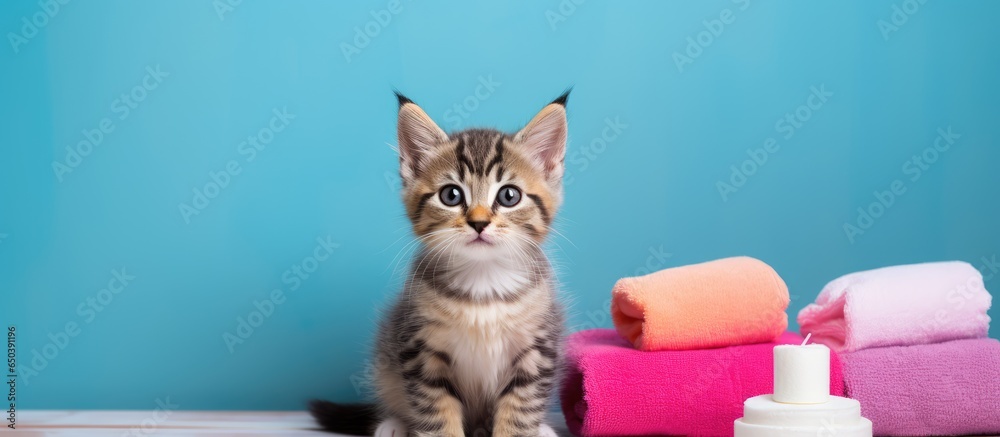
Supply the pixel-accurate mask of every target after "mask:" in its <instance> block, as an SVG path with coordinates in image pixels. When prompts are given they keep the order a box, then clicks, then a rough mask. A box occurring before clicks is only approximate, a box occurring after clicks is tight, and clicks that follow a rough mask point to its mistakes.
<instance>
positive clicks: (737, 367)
mask: <svg viewBox="0 0 1000 437" xmlns="http://www.w3.org/2000/svg"><path fill="white" fill-rule="evenodd" d="M801 342H802V337H799V336H798V335H796V334H793V333H785V334H783V335H781V336H780V337H779V338H778V340H777V343H758V344H752V345H743V346H730V347H726V348H719V349H702V350H687V351H660V352H643V351H639V350H636V349H634V348H633V347H632V345H631V344H629V343H628V342H626V341H625V340H623V339H622V338H621V337H620V336H619V335H618V333H616V332H615V331H614V330H610V329H592V330H587V331H580V332H577V333H575V334H572V335H570V337H569V339H567V344H566V347H567V352H568V353H567V367H568V371H567V372H566V379H565V380H564V383H563V387H562V393H561V397H562V409H563V414H564V415H565V416H566V424H567V425H568V426H569V429H570V431H572V432H573V434H575V435H578V436H584V437H595V436H640V435H691V436H731V435H733V421H734V420H736V419H738V418H740V417H741V416H742V415H743V401H744V400H746V399H747V398H750V397H753V396H757V395H761V394H766V393H771V392H772V389H773V383H774V379H773V376H772V373H773V366H774V364H773V363H774V361H773V352H772V350H773V348H774V345H775V344H789V343H801ZM830 391H831V393H833V394H835V395H842V394H843V392H844V384H843V376H842V374H841V370H840V361H839V360H838V359H837V358H836V354H831V363H830Z"/></svg>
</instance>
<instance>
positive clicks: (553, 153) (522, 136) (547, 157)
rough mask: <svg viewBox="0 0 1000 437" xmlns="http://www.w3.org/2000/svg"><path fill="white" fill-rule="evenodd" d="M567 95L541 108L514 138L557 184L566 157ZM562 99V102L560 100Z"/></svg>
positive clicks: (551, 180) (560, 177)
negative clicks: (565, 104)
mask: <svg viewBox="0 0 1000 437" xmlns="http://www.w3.org/2000/svg"><path fill="white" fill-rule="evenodd" d="M565 98H566V94H564V95H563V96H562V97H560V98H559V99H557V100H556V102H553V103H549V104H548V105H545V107H544V108H542V110H541V111H539V112H538V114H536V115H535V117H534V118H532V119H531V121H530V122H528V125H527V126H525V127H524V129H521V131H520V132H518V133H517V134H516V135H514V140H515V141H516V142H517V143H518V144H520V145H521V147H523V148H524V150H525V151H526V152H527V153H528V155H530V156H531V158H532V159H533V160H534V162H535V163H536V164H538V166H539V168H540V169H542V170H544V171H545V176H546V177H547V178H548V180H549V182H550V183H552V184H553V185H558V184H559V182H560V181H561V180H562V176H563V172H564V162H563V161H564V160H565V158H566V137H567V131H568V128H567V126H566V108H565V107H564V106H563V103H565ZM559 100H562V101H563V103H559Z"/></svg>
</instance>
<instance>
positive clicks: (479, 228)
mask: <svg viewBox="0 0 1000 437" xmlns="http://www.w3.org/2000/svg"><path fill="white" fill-rule="evenodd" d="M489 224H490V222H489V221H488V220H487V221H470V222H469V226H472V229H475V230H476V233H479V234H482V233H483V229H486V227H487V226H489Z"/></svg>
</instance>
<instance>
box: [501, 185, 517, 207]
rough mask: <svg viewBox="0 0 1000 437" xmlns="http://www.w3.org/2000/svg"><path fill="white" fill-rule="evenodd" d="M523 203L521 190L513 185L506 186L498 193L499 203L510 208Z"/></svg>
mask: <svg viewBox="0 0 1000 437" xmlns="http://www.w3.org/2000/svg"><path fill="white" fill-rule="evenodd" d="M520 201H521V190H518V189H517V187H515V186H513V185H504V186H503V187H502V188H500V192H499V193H497V203H499V204H500V205H502V206H506V207H508V208H510V207H512V206H514V205H517V203H518V202H520Z"/></svg>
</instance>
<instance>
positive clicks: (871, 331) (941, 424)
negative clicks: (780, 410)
mask: <svg viewBox="0 0 1000 437" xmlns="http://www.w3.org/2000/svg"><path fill="white" fill-rule="evenodd" d="M990 303H991V297H990V294H989V293H988V292H987V291H986V288H985V286H984V284H983V277H982V275H981V274H980V273H979V271H977V270H976V269H975V268H974V267H972V266H971V265H969V264H968V263H964V262H940V263H925V264H914V265H905V266H895V267H886V268H882V269H876V270H870V271H865V272H858V273H853V274H849V275H846V276H843V277H841V278H838V279H836V280H834V281H833V282H830V283H829V284H827V286H826V287H825V288H824V289H823V291H822V292H821V293H820V295H819V297H818V298H817V300H816V303H814V304H811V305H809V306H807V307H806V308H804V309H803V310H802V311H801V312H800V313H799V316H798V322H799V325H800V327H801V330H802V332H803V333H812V338H813V339H814V340H815V341H817V342H820V343H824V344H826V345H827V346H829V347H830V348H831V349H833V350H834V351H837V352H841V360H842V361H843V366H844V369H843V371H844V380H845V384H846V392H847V396H848V397H851V398H854V399H857V400H858V401H859V402H860V403H861V412H862V414H863V415H864V416H865V417H867V418H870V419H871V420H872V422H873V424H874V432H875V434H876V435H886V436H919V435H959V434H986V433H997V432H1000V342H998V341H997V340H994V339H989V338H986V336H987V333H988V331H989V323H990V318H989V316H987V314H986V312H987V310H988V309H989V307H990Z"/></svg>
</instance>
